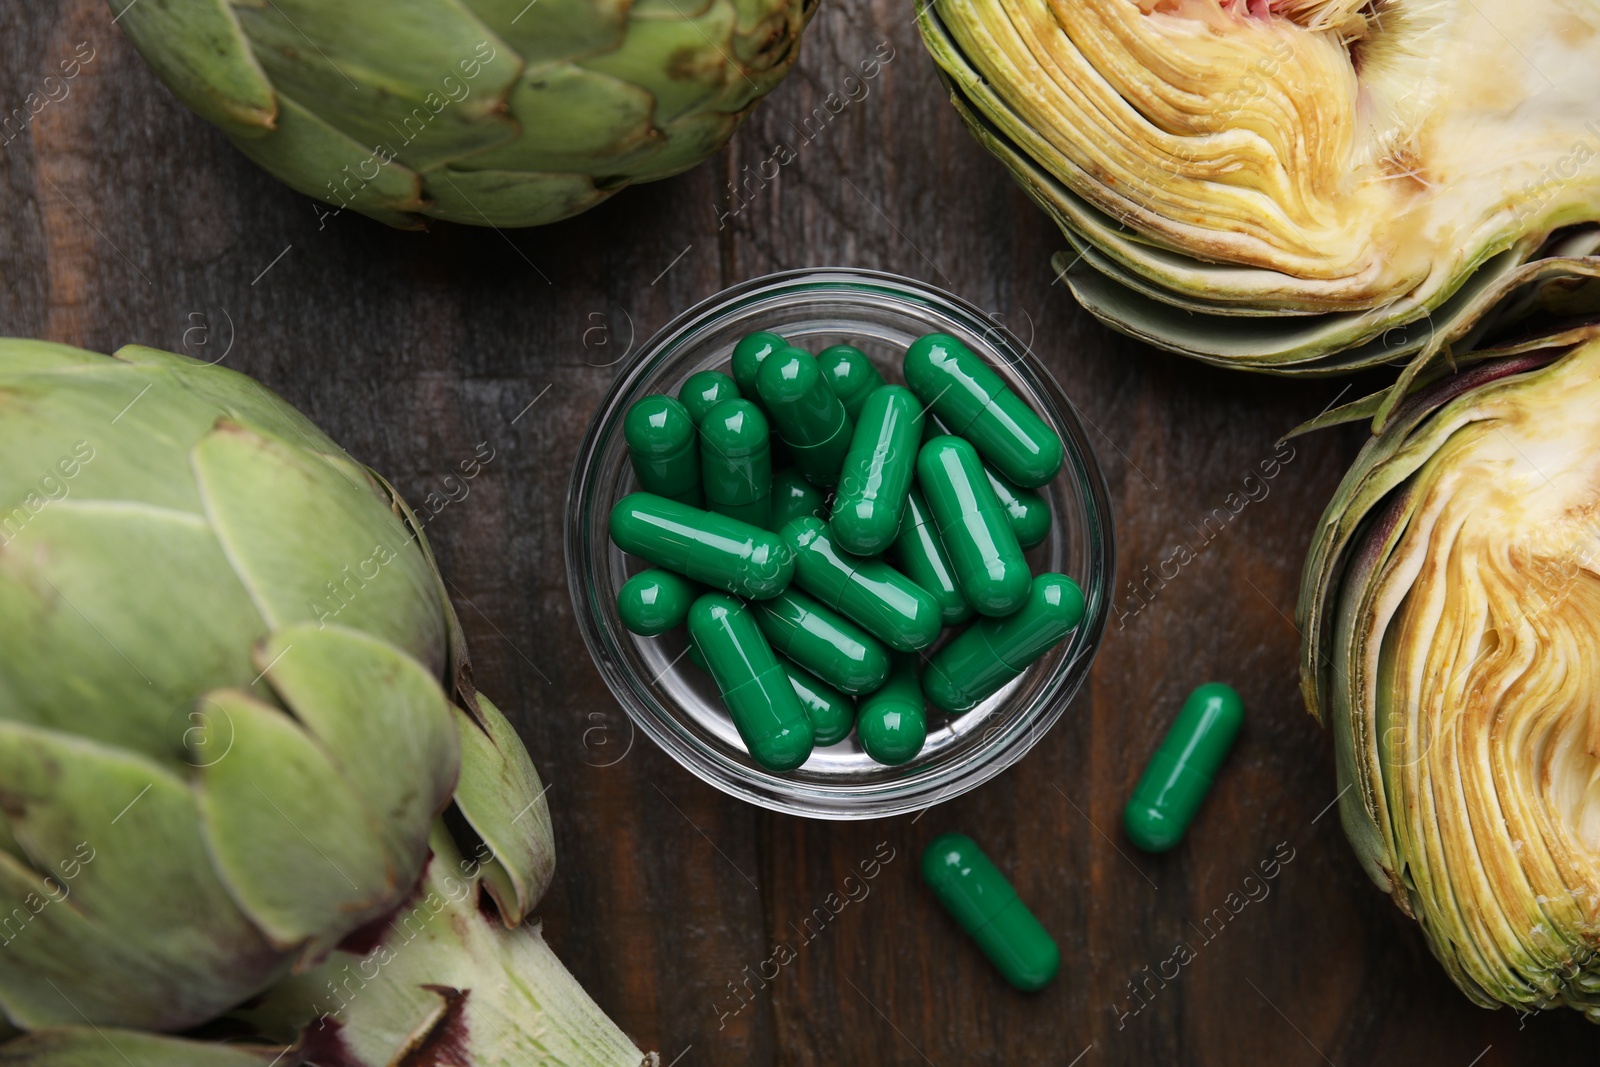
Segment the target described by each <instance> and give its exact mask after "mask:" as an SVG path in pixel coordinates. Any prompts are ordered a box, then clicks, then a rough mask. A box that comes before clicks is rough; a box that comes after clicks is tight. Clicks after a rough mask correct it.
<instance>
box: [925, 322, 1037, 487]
mask: <svg viewBox="0 0 1600 1067" xmlns="http://www.w3.org/2000/svg"><path fill="white" fill-rule="evenodd" d="M904 369H905V376H906V385H907V386H909V387H910V388H911V391H912V392H913V393H916V394H917V396H918V397H919V398H920V399H921V400H922V402H923V403H924V404H927V405H928V406H929V407H930V408H931V409H932V410H933V413H934V414H935V415H937V416H938V417H939V421H940V422H942V423H943V424H944V425H945V426H946V427H947V428H948V429H949V431H950V432H951V433H953V434H957V435H959V436H961V437H964V438H966V439H968V440H970V441H971V442H972V443H973V445H974V446H975V447H976V448H977V450H978V452H979V453H980V454H981V455H982V456H983V458H984V459H986V460H988V461H989V462H990V463H992V464H994V466H995V469H996V470H998V471H999V472H1000V473H1001V474H1003V475H1005V476H1006V477H1007V478H1010V479H1011V480H1012V481H1013V482H1015V483H1016V484H1017V485H1020V486H1022V487H1023V488H1024V489H1037V488H1038V487H1039V486H1041V485H1044V484H1045V483H1046V482H1048V481H1049V480H1050V479H1051V478H1054V477H1055V476H1056V472H1057V471H1059V470H1060V469H1061V462H1062V459H1063V458H1064V453H1063V450H1062V447H1061V438H1059V437H1057V436H1056V434H1055V431H1053V430H1052V429H1050V427H1049V426H1047V425H1046V424H1045V422H1044V420H1043V419H1041V418H1039V416H1038V415H1035V414H1034V413H1033V410H1032V409H1031V408H1029V407H1028V405H1027V404H1026V403H1024V402H1023V400H1022V398H1021V397H1019V396H1017V394H1016V393H1014V392H1012V391H1011V388H1010V387H1009V386H1007V385H1006V383H1005V382H1004V381H1002V380H1001V378H1000V376H999V375H998V374H996V373H995V372H994V371H993V370H992V369H991V368H990V367H989V365H988V364H986V363H985V362H984V361H983V359H982V358H981V357H979V356H978V355H977V354H976V353H974V352H973V351H972V350H971V349H969V348H968V347H967V346H966V345H964V344H962V343H961V342H960V341H958V340H957V339H956V338H954V337H951V336H950V335H949V334H944V333H930V334H927V335H926V336H923V337H919V338H917V339H916V340H915V341H913V342H911V347H910V348H908V349H906V358H905V365H904Z"/></svg>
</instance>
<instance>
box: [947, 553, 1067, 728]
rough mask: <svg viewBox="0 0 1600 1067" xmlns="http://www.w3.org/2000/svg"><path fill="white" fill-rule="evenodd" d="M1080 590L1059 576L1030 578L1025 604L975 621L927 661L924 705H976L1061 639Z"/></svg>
mask: <svg viewBox="0 0 1600 1067" xmlns="http://www.w3.org/2000/svg"><path fill="white" fill-rule="evenodd" d="M1083 611H1084V602H1083V590H1081V589H1079V588H1078V583H1077V582H1075V581H1073V580H1072V579H1071V578H1068V577H1067V576H1066V575H1064V574H1041V575H1039V576H1037V577H1036V578H1034V580H1033V588H1032V589H1030V590H1029V591H1028V600H1027V603H1025V604H1023V605H1022V607H1021V608H1020V609H1018V610H1017V611H1016V612H1015V613H1014V614H1012V615H1008V616H1006V617H1005V618H1003V619H979V620H978V621H977V622H975V623H973V624H972V625H971V626H969V627H967V628H966V629H965V630H963V631H961V632H960V633H959V634H957V635H956V636H955V638H954V639H953V640H951V642H950V643H949V644H948V645H945V646H944V647H943V648H941V649H940V650H939V651H938V652H937V653H936V654H935V655H934V656H933V658H932V659H931V660H929V661H928V669H927V671H926V672H924V674H923V676H922V689H923V692H924V693H926V694H927V696H928V703H930V704H932V705H933V706H934V707H936V708H938V709H939V710H940V711H945V712H949V713H950V714H952V715H959V714H960V713H961V712H964V711H971V710H972V709H973V708H975V707H977V706H978V705H979V704H980V703H981V702H982V701H983V699H984V698H985V697H987V696H989V695H990V694H992V693H995V692H997V691H998V690H999V689H1000V688H1001V687H1002V686H1004V685H1005V684H1006V683H1007V682H1009V681H1011V680H1012V679H1013V678H1015V677H1017V676H1018V675H1020V674H1021V673H1022V672H1023V671H1024V670H1026V669H1027V668H1028V665H1029V664H1030V663H1032V662H1033V661H1034V660H1036V659H1038V658H1039V657H1040V656H1042V655H1044V654H1045V653H1046V652H1048V651H1050V649H1052V648H1054V647H1055V646H1056V645H1057V644H1059V643H1060V641H1061V639H1062V638H1063V637H1066V636H1067V634H1069V633H1071V632H1072V630H1073V628H1074V627H1075V626H1077V625H1078V623H1080V622H1082V621H1083Z"/></svg>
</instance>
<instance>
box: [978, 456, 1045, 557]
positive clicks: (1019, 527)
mask: <svg viewBox="0 0 1600 1067" xmlns="http://www.w3.org/2000/svg"><path fill="white" fill-rule="evenodd" d="M983 473H984V474H987V475H988V476H989V487H990V488H991V489H993V490H994V495H995V498H996V499H997V500H999V501H1000V510H1001V511H1004V512H1005V513H1006V518H1007V519H1008V520H1009V521H1010V523H1011V532H1012V533H1014V534H1016V535H1017V544H1019V545H1021V546H1022V548H1023V550H1024V551H1026V550H1028V549H1030V548H1032V547H1034V546H1035V545H1038V544H1042V543H1043V542H1044V539H1045V538H1046V537H1047V536H1048V535H1049V533H1050V505H1049V504H1047V503H1046V502H1045V499H1044V497H1042V496H1040V495H1039V494H1038V493H1035V492H1034V491H1033V490H1032V489H1023V488H1022V487H1021V486H1016V485H1012V484H1011V482H1010V481H1008V480H1007V479H1006V477H1005V476H1004V475H1002V474H1001V473H1000V472H999V471H997V470H995V469H994V468H993V467H991V466H989V465H988V464H987V463H985V464H984V465H983Z"/></svg>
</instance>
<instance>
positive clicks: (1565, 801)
mask: <svg viewBox="0 0 1600 1067" xmlns="http://www.w3.org/2000/svg"><path fill="white" fill-rule="evenodd" d="M1594 336H1595V332H1594V331H1592V330H1591V331H1590V339H1587V340H1583V341H1581V342H1580V343H1579V344H1577V345H1576V346H1573V345H1571V344H1570V335H1569V337H1568V341H1567V343H1562V344H1555V343H1552V344H1551V345H1549V346H1548V347H1547V348H1546V349H1543V350H1535V351H1533V352H1531V353H1519V354H1515V355H1508V356H1506V357H1505V358H1501V359H1497V360H1493V361H1486V362H1483V363H1479V364H1476V365H1474V367H1473V368H1472V369H1470V370H1468V371H1466V372H1463V373H1462V374H1459V375H1456V376H1454V377H1453V378H1447V379H1444V380H1442V381H1440V382H1437V383H1435V384H1434V385H1432V386H1430V387H1429V388H1428V389H1426V390H1424V391H1422V392H1421V393H1418V394H1416V395H1415V396H1414V397H1413V398H1412V400H1411V401H1409V402H1408V403H1407V404H1405V405H1402V406H1401V408H1400V409H1398V410H1397V411H1396V413H1395V416H1394V419H1393V420H1392V422H1391V424H1390V426H1389V428H1388V429H1387V430H1386V431H1385V432H1384V433H1383V434H1381V435H1379V436H1377V437H1374V438H1373V440H1372V442H1371V443H1370V444H1369V445H1368V446H1367V449H1366V450H1365V451H1364V452H1363V454H1362V457H1361V458H1360V459H1358V461H1357V464H1356V466H1355V467H1354V468H1353V469H1352V471H1351V472H1350V474H1349V475H1348V476H1347V477H1346V479H1345V482H1344V484H1343V485H1342V486H1341V487H1340V490H1339V492H1338V494H1337V495H1336V497H1335V499H1334V501H1333V503H1332V504H1331V505H1330V506H1329V509H1328V511H1327V513H1326V514H1325V515H1324V517H1323V520H1322V522H1321V523H1320V524H1319V527H1318V539H1317V541H1316V543H1315V544H1314V546H1313V551H1312V554H1311V557H1310V559H1309V560H1308V562H1307V567H1306V573H1305V580H1304V584H1303V585H1302V591H1301V604H1300V623H1301V625H1302V626H1303V628H1304V632H1305V635H1306V644H1305V649H1304V652H1305V655H1304V658H1303V660H1302V677H1303V679H1304V685H1305V690H1306V696H1307V702H1308V705H1309V706H1310V707H1311V709H1312V711H1313V712H1315V713H1318V714H1321V715H1324V716H1327V717H1328V718H1329V719H1330V720H1331V726H1332V728H1333V730H1334V734H1335V743H1336V750H1337V755H1338V764H1339V778H1340V782H1339V784H1340V787H1341V789H1342V790H1344V792H1342V793H1341V814H1342V819H1343V822H1344V825H1345V829H1346V831H1347V833H1348V834H1349V836H1350V838H1351V841H1352V843H1353V844H1354V845H1355V846H1356V851H1357V853H1358V854H1359V855H1360V857H1361V859H1362V861H1363V864H1364V866H1365V867H1366V869H1367V871H1368V873H1369V874H1370V875H1372V877H1373V879H1374V881H1376V882H1377V883H1378V884H1379V885H1380V886H1381V887H1382V888H1383V889H1385V890H1386V891H1388V892H1389V893H1391V894H1392V895H1393V896H1394V898H1395V900H1396V901H1397V903H1399V904H1400V906H1401V907H1402V908H1403V909H1405V910H1406V911H1407V912H1408V913H1409V914H1412V915H1414V916H1415V917H1416V918H1417V919H1418V921H1419V922H1420V923H1421V924H1422V926H1423V929H1424V931H1425V932H1426V933H1427V936H1428V940H1429V943H1430V945H1431V947H1432V948H1433V951H1434V953H1435V955H1437V956H1438V957H1439V959H1440V961H1441V962H1442V963H1443V964H1444V965H1445V968H1446V969H1447V970H1448V971H1449V973H1450V975H1451V977H1452V978H1454V979H1455V981H1456V982H1457V984H1458V985H1460V986H1461V987H1462V989H1463V990H1465V991H1466V993H1467V994H1468V995H1469V996H1470V997H1472V998H1473V999H1474V1000H1476V1001H1478V1002H1479V1003H1482V1004H1485V1005H1490V1006H1492V1005H1495V1004H1510V1005H1514V1006H1517V1007H1522V1008H1548V1007H1554V1006H1557V1005H1561V1004H1567V1005H1570V1006H1572V1007H1576V1008H1579V1009H1581V1010H1583V1011H1585V1012H1586V1013H1587V1014H1589V1015H1590V1017H1591V1018H1594V1019H1596V1020H1597V1021H1600V685H1597V684H1596V682H1595V670H1596V664H1600V416H1597V414H1596V413H1597V412H1600V340H1595V339H1593V338H1594Z"/></svg>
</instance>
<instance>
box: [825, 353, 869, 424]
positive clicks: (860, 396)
mask: <svg viewBox="0 0 1600 1067" xmlns="http://www.w3.org/2000/svg"><path fill="white" fill-rule="evenodd" d="M817 366H819V367H821V368H822V378H823V380H824V381H826V382H827V383H828V387H829V388H830V389H832V390H833V395H834V396H836V397H838V398H839V403H841V404H843V405H844V410H845V413H846V414H848V415H849V416H850V418H851V421H855V420H858V419H860V418H861V405H863V404H865V403H866V402H867V396H868V394H870V393H871V392H872V391H873V390H874V389H879V388H882V386H883V375H881V374H879V373H878V368H877V367H874V366H873V365H872V360H870V359H868V358H867V356H866V353H865V352H862V351H861V349H859V348H854V347H852V346H850V345H829V346H828V347H827V348H824V349H823V350H822V351H821V352H818V353H817Z"/></svg>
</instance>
